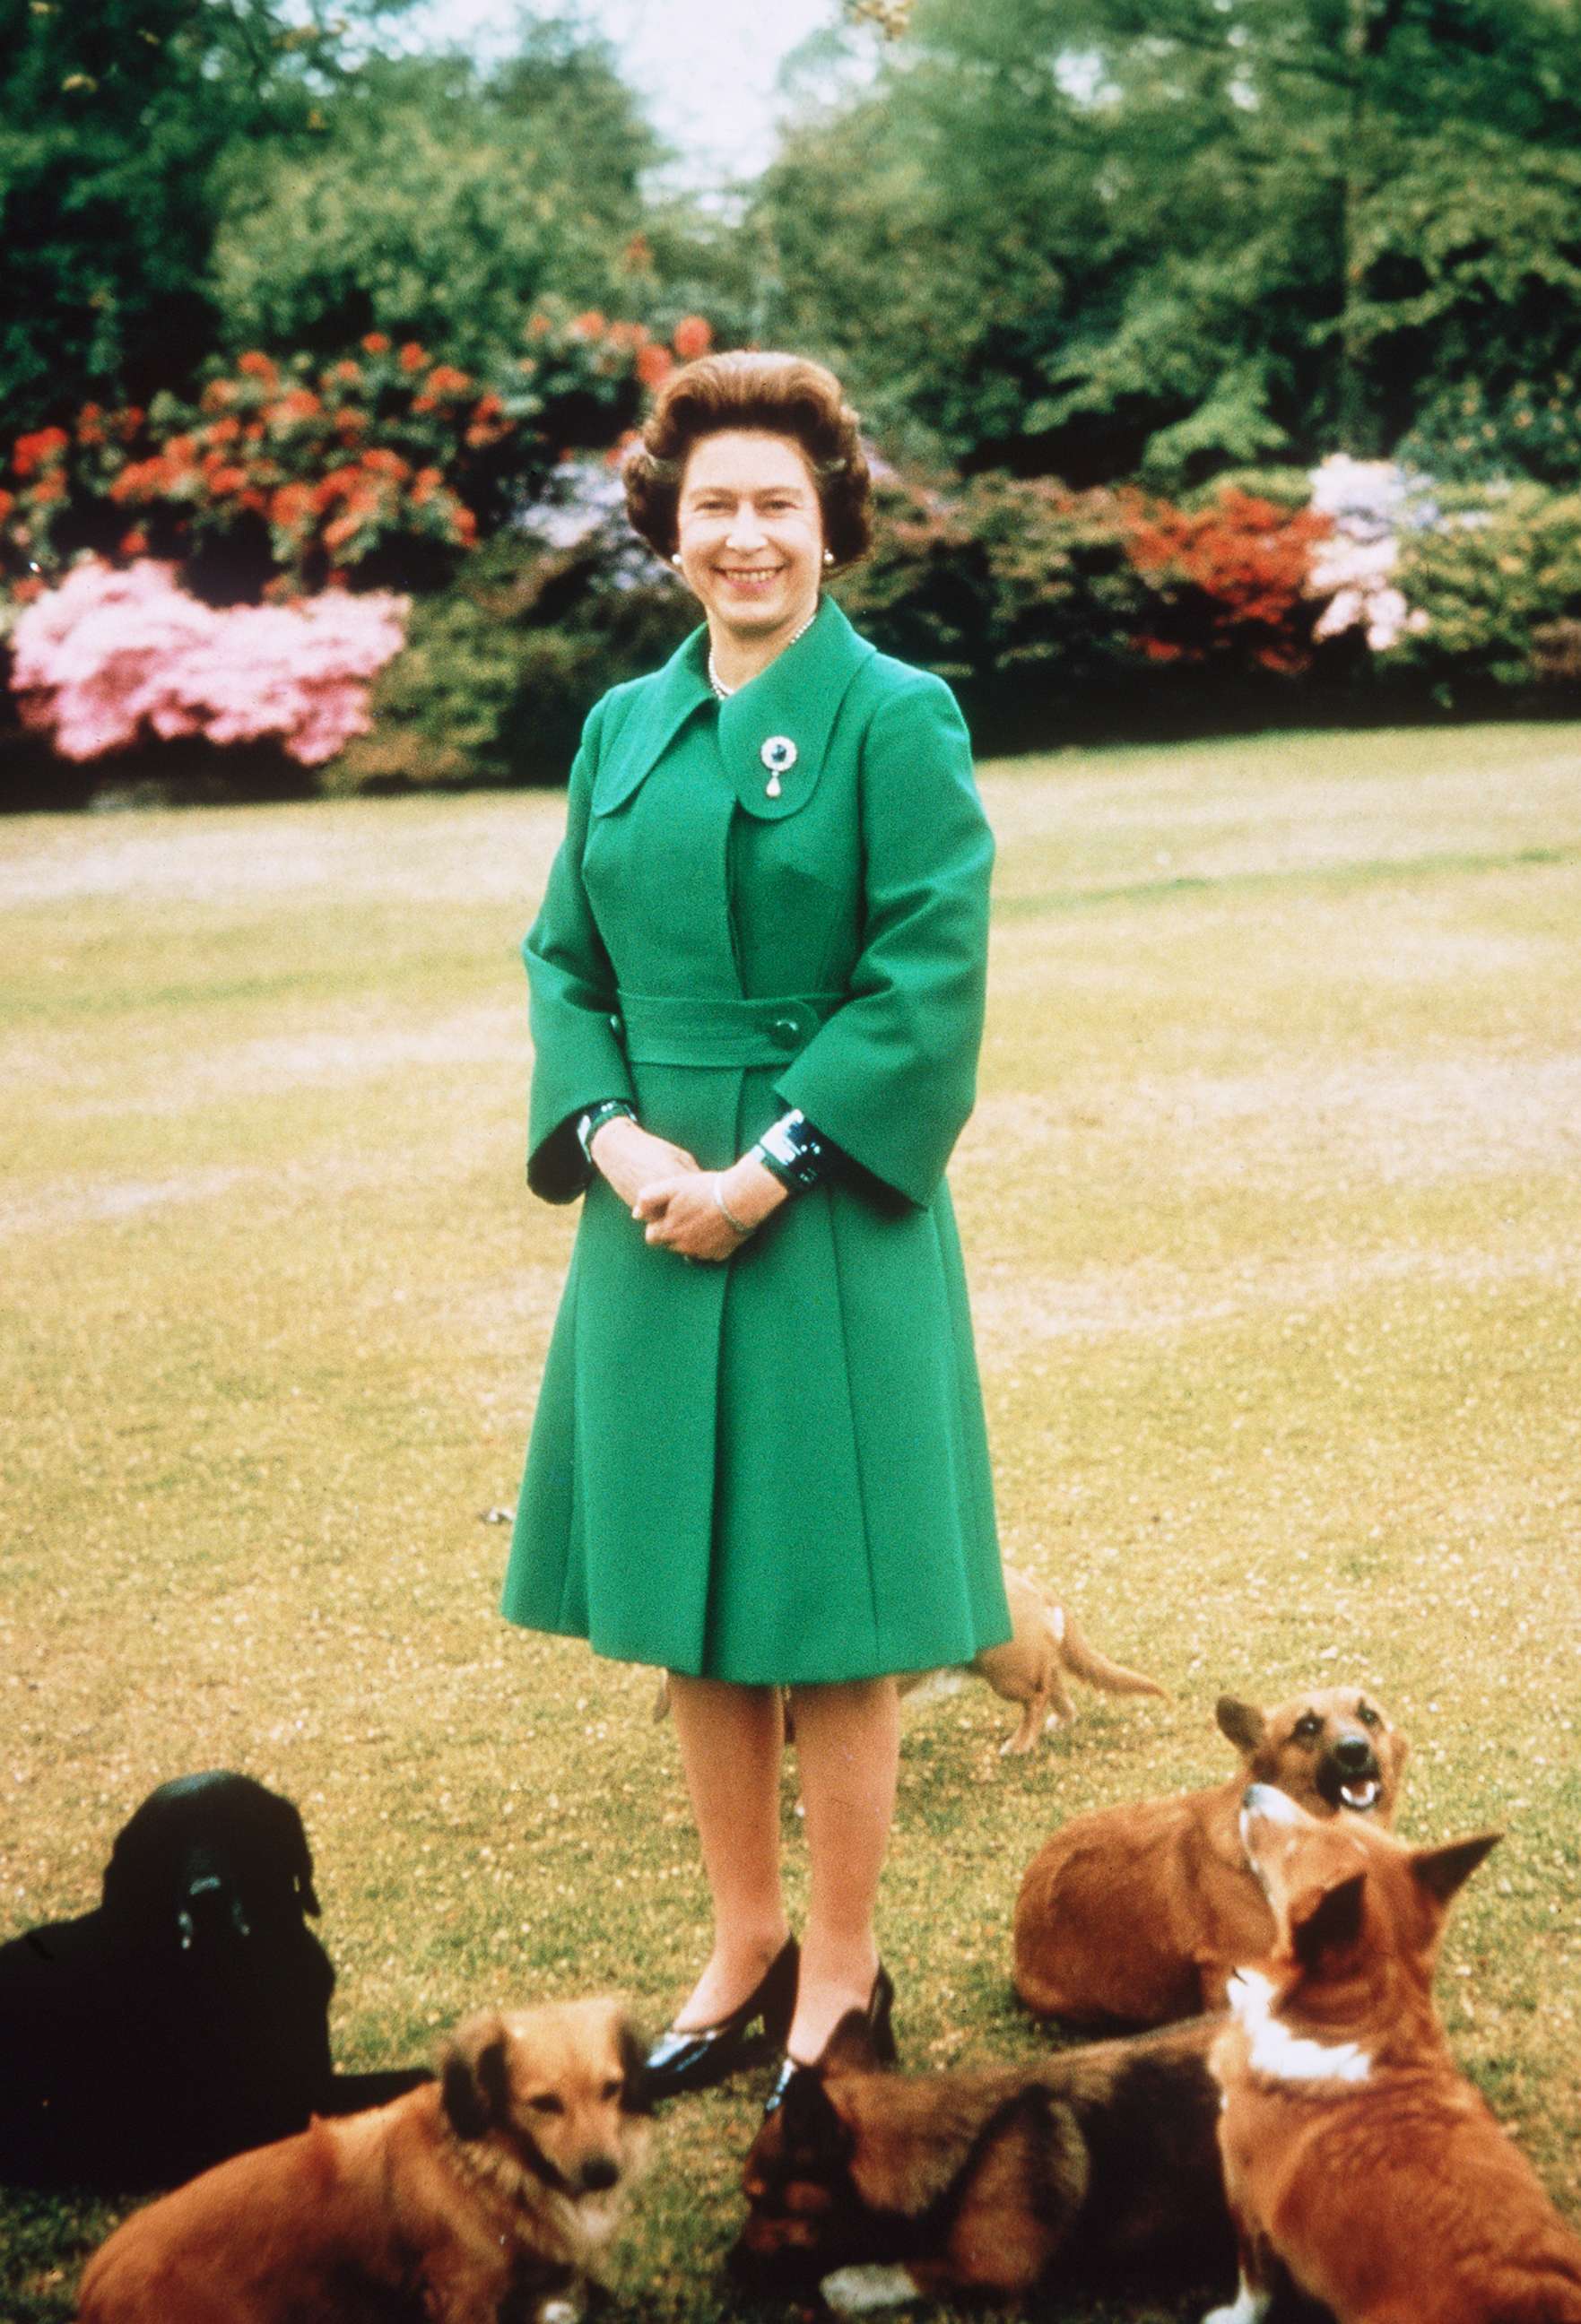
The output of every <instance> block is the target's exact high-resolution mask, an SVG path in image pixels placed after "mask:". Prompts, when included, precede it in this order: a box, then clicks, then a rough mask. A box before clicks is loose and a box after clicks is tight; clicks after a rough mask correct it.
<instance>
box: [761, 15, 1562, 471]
mask: <svg viewBox="0 0 1581 2324" xmlns="http://www.w3.org/2000/svg"><path fill="white" fill-rule="evenodd" d="M1578 161H1581V24H1578V23H1577V14H1576V9H1575V8H1574V6H1573V5H1569V0H1563V5H1551V0H917V5H916V9H915V13H914V15H913V17H912V20H911V28H910V30H909V32H905V33H904V35H903V37H901V38H899V39H897V40H895V41H893V42H889V43H887V44H885V45H884V47H883V50H882V51H881V59H880V62H879V65H878V68H877V70H876V74H875V77H874V80H873V83H872V85H871V88H869V89H868V91H867V92H866V93H864V95H862V96H861V97H858V98H857V99H856V100H855V101H854V102H847V103H845V104H843V105H842V106H839V107H837V109H835V110H833V111H832V112H830V113H827V114H824V115H813V116H811V117H809V118H806V119H804V120H803V122H802V124H801V125H800V127H799V128H798V130H797V131H796V132H795V133H794V134H793V135H792V137H791V138H790V142H789V143H788V145H787V148H786V150H785V152H784V153H783V155H782V156H781V160H780V161H779V163H778V164H777V165H776V167H775V168H774V169H773V170H772V171H771V172H770V173H769V175H768V178H767V180H765V183H764V186H763V191H762V195H761V198H760V201H759V204H758V210H757V219H756V223H757V226H758V229H759V231H760V232H761V233H763V235H764V236H765V238H766V240H767V242H768V244H769V246H770V247H771V248H772V252H773V255H774V262H775V272H776V275H777V280H778V290H777V295H776V309H775V314H774V328H775V331H776V335H777V336H779V337H785V338H790V339H794V340H797V341H799V342H800V343H803V344H809V345H814V346H824V347H826V348H827V350H828V351H829V352H830V354H831V355H833V356H835V357H836V358H837V360H838V361H840V362H841V364H843V366H844V368H845V369H846V372H847V373H848V374H849V375H850V376H851V378H852V380H853V383H854V384H855V387H856V389H857V391H858V392H859V393H860V394H861V395H862V396H863V397H864V401H866V402H867V403H868V404H869V406H870V407H871V408H873V409H874V410H875V411H877V412H879V413H881V414H883V416H885V417H886V418H890V419H892V420H900V419H904V420H909V421H910V422H911V423H912V425H913V426H915V427H918V428H920V430H921V431H922V433H923V434H924V435H925V437H926V438H928V439H929V440H930V441H931V442H932V444H933V445H934V446H935V447H938V448H939V449H941V450H943V451H944V452H946V453H948V455H949V456H950V457H953V458H955V459H957V460H960V461H963V462H965V463H966V464H967V465H968V466H983V465H994V464H1000V465H1008V466H1012V467H1016V468H1020V469H1022V470H1031V471H1036V470H1045V469H1048V470H1055V471H1058V472H1059V473H1062V474H1064V475H1068V476H1069V477H1070V478H1072V479H1073V480H1074V481H1077V482H1086V481H1091V480H1094V479H1098V478H1103V477H1107V476H1112V475H1117V474H1120V473H1123V472H1125V471H1127V470H1131V469H1133V468H1135V467H1138V466H1141V467H1142V468H1144V469H1145V470H1149V471H1151V473H1152V474H1153V475H1156V476H1157V477H1158V478H1159V479H1160V481H1162V482H1168V483H1170V484H1179V483H1180V482H1182V481H1185V482H1189V481H1191V480H1192V479H1193V478H1194V477H1197V476H1200V475H1209V474H1211V473H1213V472H1214V471H1215V470H1216V469H1217V468H1219V467H1222V466H1225V465H1226V464H1228V465H1239V464H1244V463H1246V462H1249V461H1254V460H1258V459H1262V458H1266V457H1297V458H1303V459H1304V458H1307V457H1310V456H1311V455H1312V454H1313V453H1314V452H1315V451H1317V450H1318V448H1320V447H1323V446H1324V445H1325V444H1327V443H1329V442H1332V441H1333V440H1335V438H1344V439H1345V441H1346V442H1347V443H1348V445H1349V447H1350V448H1352V449H1354V450H1357V451H1365V450H1380V449H1382V448H1384V447H1386V446H1387V445H1388V444H1390V443H1391V442H1392V441H1393V440H1394V439H1395V438H1396V437H1398V436H1399V435H1400V434H1401V432H1402V431H1403V429H1405V428H1406V427H1407V426H1409V425H1410V420H1412V418H1413V417H1414V416H1415V414H1416V413H1417V411H1418V410H1419V409H1420V408H1421V406H1422V404H1423V401H1424V400H1425V399H1428V398H1430V397H1431V396H1432V395H1433V394H1434V393H1436V392H1438V391H1439V389H1440V388H1441V386H1442V384H1443V383H1444V382H1445V381H1447V379H1449V378H1451V377H1453V376H1456V375H1457V374H1463V373H1464V371H1465V366H1466V365H1468V364H1469V365H1471V366H1472V367H1473V369H1474V371H1475V370H1476V369H1477V368H1478V367H1480V366H1483V365H1491V366H1495V367H1498V368H1500V369H1502V372H1503V373H1504V374H1507V375H1508V376H1510V377H1511V378H1514V377H1517V376H1520V375H1521V374H1526V375H1530V374H1531V372H1532V371H1533V369H1534V367H1540V366H1541V365H1543V364H1549V363H1553V362H1556V361H1558V360H1559V358H1560V357H1561V356H1573V355H1574V354H1575V352H1576V350H1577V349H1581V281H1578V279H1577V275H1576V267H1577V264H1578V263H1581V229H1578V226H1577V217H1576V200H1575V196H1576V180H1577V163H1578Z"/></svg>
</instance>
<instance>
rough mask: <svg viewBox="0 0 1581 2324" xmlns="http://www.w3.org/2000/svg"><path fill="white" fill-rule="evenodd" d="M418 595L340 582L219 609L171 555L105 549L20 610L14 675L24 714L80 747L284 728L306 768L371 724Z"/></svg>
mask: <svg viewBox="0 0 1581 2324" xmlns="http://www.w3.org/2000/svg"><path fill="white" fill-rule="evenodd" d="M406 611H407V606H406V601H405V600H404V599H403V598H400V597H392V596H384V595H373V594H369V595H363V596H358V597H353V596H350V595H347V592H345V591H344V590H338V589H332V590H327V591H326V592H325V593H324V594H323V595H321V596H319V597H314V598H310V599H308V600H306V601H305V602H304V603H302V604H298V605H289V606H287V605H236V606H230V607H227V608H225V609H219V608H217V607H215V606H212V605H206V604H201V603H199V600H198V599H197V598H195V597H190V596H188V595H186V594H185V592H183V591H182V590H180V588H178V587H177V586H176V582H175V576H174V573H173V570H172V568H171V567H170V566H168V565H163V564H157V563H153V562H151V561H148V560H145V559H143V560H139V561H138V562H136V563H135V564H134V565H132V566H130V567H127V569H126V570H125V571H124V572H117V571H116V570H115V569H114V568H113V567H110V566H107V565H105V564H103V563H101V562H100V561H99V560H97V558H88V559H85V560H84V561H83V563H81V564H80V565H79V566H77V567H75V568H74V570H73V571H72V572H71V573H70V575H69V576H68V578H67V579H66V580H65V581H64V582H63V583H62V584H61V586H60V588H58V589H51V590H49V591H47V592H45V593H44V594H43V595H42V596H40V597H38V598H37V599H36V600H35V601H34V602H33V603H32V604H30V605H29V606H27V608H26V609H25V611H24V612H23V613H22V614H21V615H20V616H19V617H18V619H17V622H16V624H15V627H14V632H13V636H12V651H13V658H14V664H13V672H12V685H13V687H14V689H15V690H16V693H17V695H18V696H19V702H20V707H21V712H22V716H23V722H24V723H25V724H27V725H29V726H31V727H32V728H33V729H35V730H36V731H40V732H44V733H48V734H49V735H50V737H51V741H52V742H53V744H54V747H55V749H56V750H57V751H58V752H60V754H61V756H62V757H64V758H68V759H94V758H98V757H101V756H102V755H103V754H104V753H105V752H110V751H118V750H124V749H125V747H126V746H127V744H128V743H131V742H135V741H137V740H138V739H139V737H140V736H143V735H145V734H148V733H153V734H156V735H159V736H162V737H164V738H167V739H168V738H170V737H171V736H174V735H179V734H202V735H204V736H206V737H207V738H208V740H209V741H210V742H252V741H255V740H257V739H259V738H260V737H263V736H273V737H278V738H279V739H280V741H281V742H282V743H283V744H284V747H285V749H286V750H287V751H288V752H290V754H291V757H292V758H294V759H296V760H298V761H300V763H301V764H302V765H303V766H309V767H311V766H318V765H320V764H321V763H322V762H323V761H325V760H326V759H328V758H332V757H333V756H334V754H335V752H337V751H338V750H339V749H340V748H341V747H342V745H343V744H344V743H345V742H347V739H348V737H349V736H351V735H353V734H356V733H361V732H363V731H364V730H365V727H366V726H367V724H368V715H367V696H368V684H369V681H370V679H371V678H373V677H374V673H375V672H376V671H377V670H378V669H380V668H381V667H382V666H383V665H384V663H385V662H386V661H388V660H389V659H390V658H391V656H392V655H393V654H394V653H395V652H397V651H398V650H399V648H400V646H401V643H402V624H403V621H404V617H405V614H406Z"/></svg>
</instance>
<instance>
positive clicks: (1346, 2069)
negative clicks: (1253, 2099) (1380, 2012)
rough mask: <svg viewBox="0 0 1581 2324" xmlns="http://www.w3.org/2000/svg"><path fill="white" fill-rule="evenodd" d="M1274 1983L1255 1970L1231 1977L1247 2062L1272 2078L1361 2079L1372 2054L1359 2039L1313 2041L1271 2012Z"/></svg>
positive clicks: (1232, 2001)
mask: <svg viewBox="0 0 1581 2324" xmlns="http://www.w3.org/2000/svg"><path fill="white" fill-rule="evenodd" d="M1272 2000H1273V1987H1272V1985H1271V1983H1270V1981H1269V1979H1268V1978H1265V1977H1263V1976H1262V1975H1261V1974H1260V1972H1259V1971H1258V1970H1256V1969H1237V1970H1236V1971H1235V1974H1234V1977H1233V1978H1231V1979H1230V1986H1229V2003H1230V2008H1231V2010H1232V2012H1233V2013H1234V2016H1235V2017H1236V2019H1237V2020H1238V2021H1239V2023H1240V2024H1241V2026H1242V2027H1243V2029H1244V2032H1245V2034H1246V2038H1247V2043H1248V2049H1247V2063H1248V2064H1249V2065H1250V2067H1251V2068H1252V2070H1253V2073H1255V2074H1265V2075H1266V2076H1267V2077H1268V2079H1269V2080H1270V2081H1272V2082H1364V2081H1365V2080H1366V2079H1367V2077H1368V2075H1369V2074H1370V2073H1371V2072H1372V2070H1373V2054H1372V2052H1371V2051H1370V2050H1364V2049H1363V2048H1362V2046H1361V2044H1360V2043H1358V2042H1317V2041H1314V2040H1313V2039H1312V2037H1311V2036H1310V2035H1309V2034H1304V2033H1291V2032H1290V2027H1289V2026H1288V2025H1282V2024H1281V2023H1280V2021H1279V2019H1278V2018H1277V2017H1276V2016H1275V2015H1273V2012H1272V2008H1271V2003H1272Z"/></svg>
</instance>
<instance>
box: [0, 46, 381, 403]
mask: <svg viewBox="0 0 1581 2324" xmlns="http://www.w3.org/2000/svg"><path fill="white" fill-rule="evenodd" d="M407 5H410V0H342V5H338V7H337V12H336V14H335V15H334V16H333V18H331V16H330V14H329V12H328V7H327V6H325V5H324V0H314V5H313V7H312V9H310V11H308V12H307V13H306V14H305V15H304V14H303V13H302V12H300V11H297V12H293V16H292V19H291V22H290V23H287V22H286V20H285V17H284V15H283V13H282V11H281V10H279V9H278V8H277V7H276V6H275V5H273V0H93V5H91V6H87V7H84V6H79V5H76V0H0V315H3V316H4V318H5V320H4V325H3V327H0V410H3V411H4V413H5V419H6V421H7V423H8V424H9V426H10V427H11V428H13V429H21V428H26V427H29V426H32V425H36V424H38V423H39V422H40V421H42V420H46V419H48V418H51V417H53V416H56V415H58V414H59V413H60V412H61V411H64V410H71V409H73V408H74V407H75V406H76V405H77V404H79V402H81V401H83V400H84V399H85V398H87V397H89V396H99V397H101V398H103V399H105V400H108V401H124V400H127V399H134V400H143V398H145V397H146V395H147V394H148V393H149V392H151V390H152V389H153V387H154V386H155V385H156V384H158V383H161V382H162V381H165V380H168V379H169V378H171V375H172V374H177V375H180V374H181V373H182V372H183V371H184V370H186V369H188V368H190V364H192V363H193V362H194V361H195V360H196V358H197V356H198V355H199V354H200V353H201V352H203V351H204V350H205V349H206V348H207V347H208V346H210V345H211V344H212V343H213V338H214V334H215V329H216V319H217V318H216V314H215V309H214V305H213V301H212V297H211V294H210V291H209V288H208V282H207V279H206V272H207V268H208V257H209V249H210V244H211V241H212V235H213V215H212V208H211V203H210V198H209V189H210V183H211V178H212V173H213V171H214V169H215V166H216V164H217V161H218V159H219V157H220V156H221V155H222V154H223V153H224V152H226V151H227V148H228V147H229V146H231V145H232V144H233V143H236V142H238V141H240V140H242V139H244V138H246V137H248V136H253V135H267V136H269V137H272V138H275V139H281V140H285V141H287V142H289V141H291V140H292V139H297V138H301V137H305V136H308V135H310V134H311V124H312V120H313V114H314V107H315V106H316V105H317V104H318V103H319V100H320V99H321V97H322V96H323V95H324V94H325V93H327V92H328V89H329V88H332V87H333V86H334V85H335V83H336V81H337V78H341V77H343V76H344V75H345V73H346V72H347V70H348V69H350V60H351V58H352V57H353V55H354V54H355V51H354V49H353V46H352V43H353V41H354V39H355V37H356V34H357V32H358V31H359V29H365V28H366V26H367V25H368V24H369V23H372V22H374V21H375V20H377V19H379V18H381V17H385V16H389V15H391V14H394V13H396V12H398V10H399V9H401V8H402V7H404V6H407Z"/></svg>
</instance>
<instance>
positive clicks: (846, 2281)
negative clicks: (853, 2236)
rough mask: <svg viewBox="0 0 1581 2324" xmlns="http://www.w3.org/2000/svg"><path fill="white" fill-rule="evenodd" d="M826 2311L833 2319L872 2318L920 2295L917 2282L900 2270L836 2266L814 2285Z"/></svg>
mask: <svg viewBox="0 0 1581 2324" xmlns="http://www.w3.org/2000/svg"><path fill="white" fill-rule="evenodd" d="M818 2290H819V2292H821V2293H822V2294H823V2301H824V2305H825V2307H826V2308H832V2309H833V2310H834V2311H835V2314H836V2315H837V2316H874V2315H876V2314H877V2313H878V2311H879V2310H880V2309H883V2308H903V2307H904V2306H905V2305H906V2303H907V2301H911V2300H916V2299H918V2298H919V2297H920V2294H919V2292H918V2289H917V2279H916V2277H915V2276H914V2275H912V2274H911V2271H910V2270H909V2269H908V2268H903V2267H877V2266H869V2267H837V2268H836V2269H835V2271H834V2273H833V2274H832V2275H826V2276H825V2277H824V2279H823V2282H821V2283H820V2284H819V2285H818Z"/></svg>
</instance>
